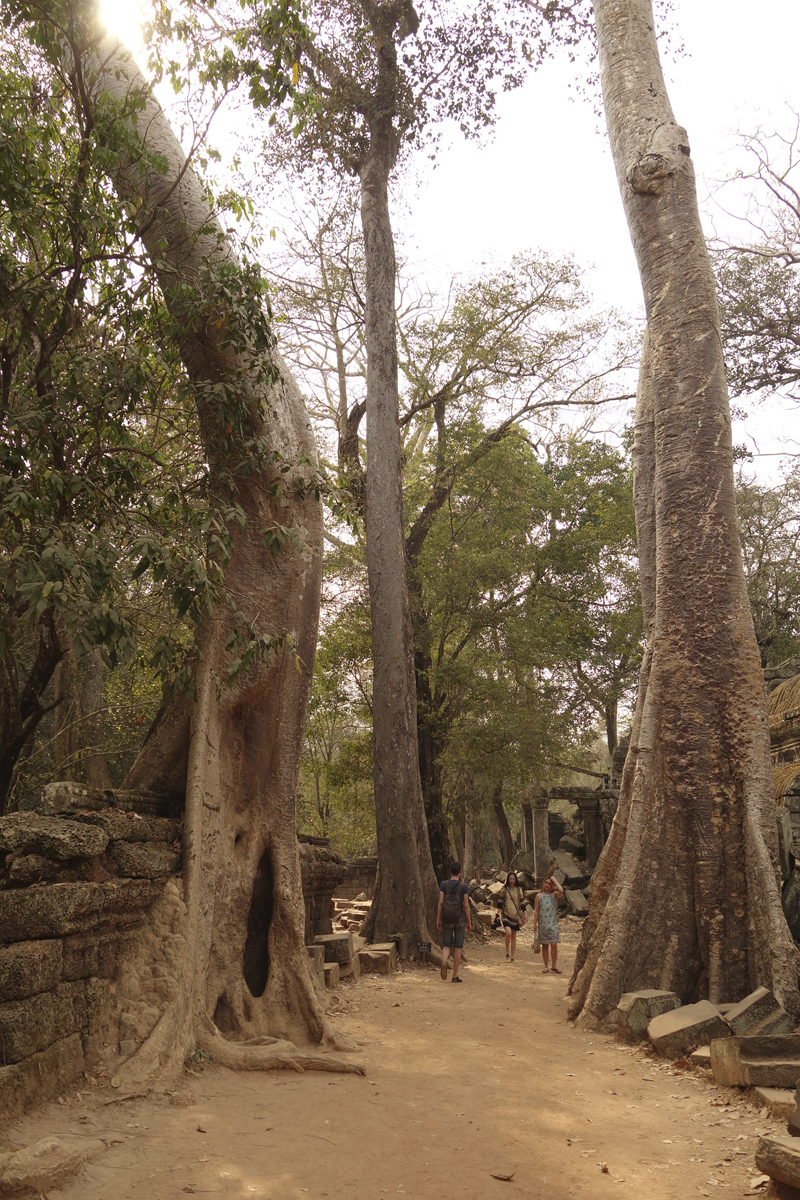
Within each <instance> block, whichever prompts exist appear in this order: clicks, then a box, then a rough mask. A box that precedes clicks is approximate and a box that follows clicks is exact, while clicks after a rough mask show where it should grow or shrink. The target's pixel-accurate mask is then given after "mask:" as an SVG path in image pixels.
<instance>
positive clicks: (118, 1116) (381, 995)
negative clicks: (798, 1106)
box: [9, 938, 782, 1200]
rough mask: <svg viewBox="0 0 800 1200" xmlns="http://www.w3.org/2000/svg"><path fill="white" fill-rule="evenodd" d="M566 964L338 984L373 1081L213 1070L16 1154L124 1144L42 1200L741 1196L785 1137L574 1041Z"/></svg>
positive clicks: (676, 1076)
mask: <svg viewBox="0 0 800 1200" xmlns="http://www.w3.org/2000/svg"><path fill="white" fill-rule="evenodd" d="M525 941H526V943H528V944H529V942H530V938H525ZM573 954H574V947H573V946H569V945H562V963H561V965H563V967H564V971H565V973H564V974H563V975H561V976H554V975H543V974H542V972H541V960H540V959H538V958H537V959H534V956H533V954H532V953H531V951H530V949H529V948H526V949H523V950H521V951H520V953H519V957H518V960H517V962H516V963H513V964H511V963H507V962H506V961H505V958H504V951H503V947H502V943H501V942H500V941H499V940H497V941H493V942H492V943H490V944H488V945H486V946H485V947H483V948H481V949H479V950H477V951H473V952H471V953H470V959H471V962H470V964H469V966H468V967H466V968H464V971H463V974H464V978H465V982H464V984H463V986H461V987H453V986H452V984H449V983H448V984H446V985H445V984H444V983H442V981H441V979H440V977H439V974H438V972H436V971H434V970H432V969H428V970H424V969H421V968H408V969H404V970H402V971H401V972H400V973H399V974H397V975H395V976H392V977H390V978H389V979H386V978H378V977H376V976H367V977H363V978H362V980H361V981H360V983H359V984H356V985H350V986H343V987H342V989H341V990H340V993H339V995H340V997H341V998H342V1001H343V1007H344V1008H345V1009H346V1011H345V1012H343V1014H342V1016H341V1018H340V1023H341V1025H342V1027H343V1028H344V1029H346V1030H347V1031H348V1032H349V1033H350V1034H352V1035H353V1036H354V1037H356V1038H357V1039H359V1040H360V1041H362V1042H363V1043H364V1056H365V1058H366V1065H367V1068H368V1070H367V1077H366V1078H360V1077H356V1076H341V1077H340V1076H330V1075H323V1074H316V1073H307V1074H305V1075H295V1074H289V1073H285V1072H282V1073H273V1074H265V1075H253V1074H247V1075H236V1074H233V1073H232V1072H229V1071H227V1070H224V1069H222V1068H216V1067H213V1066H211V1067H209V1068H207V1069H205V1070H203V1071H202V1072H201V1073H200V1074H198V1075H197V1076H196V1077H192V1076H189V1075H187V1077H186V1082H185V1084H184V1085H181V1087H180V1089H179V1091H178V1092H177V1094H176V1095H175V1096H174V1097H172V1098H170V1097H167V1096H159V1097H152V1098H150V1099H146V1100H129V1101H126V1102H121V1101H120V1100H119V1099H118V1097H117V1096H116V1094H115V1093H114V1092H113V1091H112V1090H111V1088H109V1087H107V1086H106V1085H105V1084H104V1086H103V1087H102V1088H101V1089H95V1090H92V1091H90V1092H87V1091H83V1092H80V1093H77V1094H73V1095H71V1096H68V1097H65V1098H64V1100H63V1103H61V1104H58V1103H54V1104H52V1105H51V1106H49V1107H48V1108H47V1109H46V1110H44V1111H42V1112H40V1113H38V1114H36V1115H34V1116H31V1117H30V1118H28V1119H27V1120H25V1121H24V1122H23V1123H22V1124H21V1125H19V1126H17V1127H16V1128H15V1129H14V1130H13V1131H12V1135H11V1137H10V1138H9V1141H11V1142H13V1143H14V1144H15V1145H24V1144H28V1143H29V1142H31V1141H33V1140H35V1138H37V1137H42V1136H44V1134H46V1133H54V1132H63V1131H67V1130H71V1131H73V1132H82V1133H84V1132H85V1133H89V1134H92V1135H97V1134H98V1133H100V1132H102V1133H104V1134H105V1133H106V1132H109V1131H113V1132H115V1133H116V1135H117V1136H118V1137H119V1138H120V1141H119V1143H118V1144H116V1145H114V1146H113V1147H112V1148H111V1149H110V1150H109V1151H108V1152H107V1153H106V1154H105V1156H103V1157H102V1158H100V1159H98V1160H96V1161H95V1162H94V1163H92V1164H90V1165H89V1166H88V1167H87V1168H85V1170H84V1171H83V1172H82V1174H81V1175H80V1176H79V1177H76V1178H75V1179H74V1180H73V1181H71V1182H70V1183H69V1184H67V1185H66V1186H65V1187H64V1188H63V1189H60V1190H52V1191H50V1192H49V1194H48V1195H49V1200H60V1198H62V1197H63V1198H64V1200H110V1198H111V1197H113V1198H114V1200H177V1198H180V1200H184V1197H185V1196H186V1195H187V1194H189V1195H191V1194H195V1195H203V1196H211V1197H243V1198H244V1197H251V1196H252V1197H265V1198H268V1200H306V1198H307V1197H308V1198H309V1200H312V1198H313V1200H316V1198H317V1197H331V1198H333V1200H345V1198H346V1200H381V1198H382V1197H383V1196H402V1195H405V1196H409V1197H414V1198H415V1200H478V1198H480V1200H486V1198H489V1200H492V1198H494V1197H497V1200H514V1198H515V1197H519V1198H522V1197H524V1198H525V1200H539V1198H540V1197H545V1196H549V1195H553V1194H555V1195H557V1196H558V1197H559V1200H572V1198H576V1200H577V1198H578V1197H580V1200H596V1198H597V1200H599V1198H602V1200H617V1198H620V1200H623V1198H624V1200H632V1198H634V1197H635V1198H637V1200H639V1198H642V1200H644V1198H646V1200H685V1198H686V1197H691V1196H696V1195H719V1196H728V1197H729V1198H731V1200H738V1198H739V1197H741V1196H744V1195H746V1194H747V1193H748V1191H749V1180H750V1178H751V1177H752V1176H753V1175H755V1174H756V1171H755V1168H754V1161H753V1153H754V1148H755V1138H756V1135H757V1134H759V1133H761V1132H765V1131H768V1130H778V1129H781V1130H782V1126H781V1125H780V1123H778V1122H775V1121H773V1120H772V1119H771V1118H769V1117H768V1116H766V1114H764V1113H763V1111H760V1110H756V1109H754V1108H753V1107H751V1105H750V1104H749V1103H748V1102H747V1101H745V1100H744V1099H742V1098H741V1097H739V1096H738V1094H736V1093H732V1092H730V1091H723V1090H721V1089H717V1088H714V1087H712V1086H711V1085H709V1083H708V1082H707V1080H706V1079H705V1078H704V1077H700V1076H698V1075H697V1074H695V1073H693V1072H689V1071H683V1070H673V1069H672V1068H671V1067H669V1066H667V1065H666V1064H662V1063H661V1062H659V1061H658V1060H654V1059H650V1058H648V1057H647V1056H646V1055H644V1054H643V1053H642V1052H641V1051H638V1050H637V1051H633V1050H630V1049H628V1048H625V1047H622V1046H620V1045H618V1044H617V1043H616V1042H615V1041H614V1040H613V1039H611V1038H608V1037H604V1036H597V1035H595V1036H592V1035H584V1034H580V1033H577V1032H576V1031H575V1030H574V1029H573V1028H572V1027H571V1026H569V1025H568V1024H567V1022H566V1021H565V1011H566V1005H565V1001H564V996H565V992H566V980H567V978H568V971H569V968H570V966H571V963H572V958H573ZM101 1082H104V1081H101ZM191 1099H194V1100H195V1101H196V1103H194V1104H188V1105H186V1104H184V1105H181V1104H177V1103H175V1101H178V1100H182V1101H184V1102H185V1101H187V1100H191ZM109 1100H113V1101H114V1102H112V1103H108V1101H109ZM603 1164H605V1165H607V1168H608V1170H607V1173H606V1172H605V1171H604V1170H603ZM493 1174H494V1175H513V1178H512V1179H511V1180H510V1182H504V1181H501V1180H499V1179H496V1178H493V1177H492V1175H493ZM718 1188H722V1189H727V1191H720V1192H718V1191H717V1189H718ZM759 1194H761V1193H759Z"/></svg>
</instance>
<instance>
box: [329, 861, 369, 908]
mask: <svg viewBox="0 0 800 1200" xmlns="http://www.w3.org/2000/svg"><path fill="white" fill-rule="evenodd" d="M377 871H378V859H377V858H376V857H371V858H351V859H350V860H349V862H348V863H347V869H346V871H345V873H344V877H343V879H342V882H341V883H340V884H339V886H338V887H337V889H336V895H337V896H344V897H346V898H347V899H349V900H354V899H355V898H356V896H360V895H361V893H362V892H363V893H364V894H365V895H366V897H367V899H368V900H371V899H372V898H373V895H374V893H375V876H376V874H377Z"/></svg>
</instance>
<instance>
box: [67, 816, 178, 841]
mask: <svg viewBox="0 0 800 1200" xmlns="http://www.w3.org/2000/svg"><path fill="white" fill-rule="evenodd" d="M75 820H76V821H83V822H85V823H86V824H87V825H97V826H98V827H99V828H100V829H102V830H104V832H105V833H107V834H108V837H109V840H110V841H112V842H167V843H172V842H174V841H175V839H176V838H178V837H180V834H181V829H180V825H179V824H178V823H177V822H176V821H169V820H166V819H165V818H160V817H147V816H144V817H143V816H140V815H139V813H135V812H118V811H115V810H112V809H107V810H105V811H104V812H77V813H75Z"/></svg>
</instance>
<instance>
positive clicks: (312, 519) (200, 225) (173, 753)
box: [27, 0, 361, 1078]
mask: <svg viewBox="0 0 800 1200" xmlns="http://www.w3.org/2000/svg"><path fill="white" fill-rule="evenodd" d="M27 15H30V14H27ZM32 15H33V19H34V20H35V21H37V24H36V26H35V30H34V34H35V36H36V37H38V38H39V39H40V41H42V40H46V41H48V42H49V44H50V46H51V48H52V51H53V54H52V58H53V64H54V68H55V69H61V67H60V64H61V63H62V62H63V61H67V62H68V64H69V70H68V76H67V78H66V79H65V85H66V87H67V94H68V96H69V97H70V98H71V101H72V103H73V104H74V105H75V106H76V108H77V109H78V110H79V111H80V112H81V114H82V116H83V117H84V118H85V120H86V121H87V122H88V123H90V128H91V137H90V138H89V152H90V153H91V154H92V155H94V156H96V158H97V160H98V161H99V162H101V163H102V165H103V167H104V169H105V171H106V172H107V174H108V177H109V178H110V180H111V181H112V182H113V184H114V186H115V188H116V190H117V191H118V193H119V195H120V197H121V199H122V200H123V202H124V205H125V206H126V209H127V210H128V211H129V212H130V213H132V220H133V222H134V226H135V230H136V234H137V236H138V238H139V239H140V240H141V245H142V246H143V248H144V254H145V255H146V257H147V260H148V261H149V262H151V263H152V264H153V267H154V270H155V272H156V275H157V279H158V284H159V287H160V290H161V293H162V295H163V298H164V305H165V309H166V313H167V314H168V315H169V329H168V332H169V335H170V336H171V337H174V338H175V341H176V344H177V346H178V347H179V349H180V354H181V359H182V362H183V366H184V369H185V372H186V375H187V377H188V380H189V382H190V385H191V392H190V394H191V395H192V396H193V398H194V401H195V403H196V406H197V418H198V424H199V431H200V438H201V443H202V447H203V454H204V458H205V464H204V465H205V468H206V470H205V478H206V487H207V489H208V495H209V517H208V521H207V524H206V529H205V534H206V546H205V555H204V558H202V559H198V560H197V561H196V563H195V570H196V572H197V573H198V574H199V575H200V576H202V578H203V579H207V580H208V586H207V587H206V588H204V589H201V596H202V601H201V603H200V606H199V612H198V618H199V619H198V622H197V624H198V629H197V635H196V639H195V645H194V649H193V652H192V655H191V658H190V662H189V664H188V669H187V671H186V672H185V680H184V687H183V689H178V690H176V691H175V692H174V694H173V697H172V699H171V700H170V702H169V703H168V704H167V705H166V707H165V708H164V709H163V710H162V712H161V714H160V716H159V718H158V719H157V721H156V723H155V725H154V726H153V728H152V729H151V731H150V734H149V736H148V738H147V739H146V741H145V744H144V747H143V749H142V752H141V754H140V755H139V758H138V759H137V761H136V763H135V764H134V766H133V768H132V770H131V772H130V773H129V776H128V780H127V786H129V787H133V788H142V789H147V790H150V791H154V792H156V793H160V794H169V795H175V796H181V797H183V796H185V818H184V839H185V841H184V863H183V882H184V889H185V899H186V904H187V909H188V916H187V946H186V956H185V962H184V969H183V973H182V977H181V981H180V986H179V992H178V996H177V997H176V999H175V1000H174V1001H173V1002H172V1003H171V1005H170V1007H169V1009H168V1010H167V1012H166V1013H165V1014H164V1016H163V1018H162V1020H161V1021H160V1022H159V1024H158V1025H157V1027H156V1029H155V1030H154V1031H153V1033H152V1034H151V1036H150V1038H149V1039H148V1040H147V1042H146V1043H145V1044H144V1045H143V1046H142V1047H141V1048H140V1050H139V1051H138V1052H137V1054H136V1055H135V1056H134V1058H133V1059H131V1060H130V1062H129V1063H128V1064H126V1068H125V1069H126V1071H127V1072H128V1074H129V1075H130V1076H131V1077H135V1078H142V1077H147V1076H148V1075H150V1074H152V1073H153V1072H157V1071H160V1070H164V1069H166V1068H170V1067H173V1066H177V1065H179V1064H180V1063H182V1062H183V1061H184V1059H185V1057H186V1055H187V1053H188V1052H190V1051H191V1050H192V1049H193V1048H195V1047H198V1046H199V1047H201V1048H203V1049H205V1050H207V1051H209V1052H211V1053H212V1054H213V1056H214V1058H215V1060H217V1061H219V1062H222V1063H225V1064H228V1065H231V1066H241V1067H245V1068H250V1069H269V1068H271V1067H276V1066H278V1067H280V1066H289V1067H295V1068H298V1069H301V1070H302V1069H303V1068H304V1067H311V1068H317V1069H333V1070H351V1071H360V1070H361V1068H360V1067H359V1066H357V1065H355V1064H353V1063H351V1062H350V1061H349V1060H346V1059H340V1058H337V1057H336V1056H333V1055H330V1054H326V1053H324V1052H322V1051H325V1050H333V1049H342V1048H351V1047H350V1043H349V1042H347V1041H346V1039H343V1038H342V1037H341V1036H340V1035H339V1034H338V1033H337V1031H336V1030H335V1028H334V1027H333V1026H332V1024H331V1022H330V1020H329V1018H328V1017H327V1015H326V1012H325V1007H324V1004H323V1002H322V999H321V997H320V995H319V994H318V992H317V990H316V987H315V983H314V980H313V978H312V974H311V969H310V966H309V959H308V955H307V953H306V950H305V946H304V936H303V935H304V920H303V901H302V891H301V883H300V864H299V855H298V849H297V841H296V836H295V796H296V788H297V773H298V765H299V758H300V751H301V743H302V733H303V725H304V720H305V712H306V704H307V698H308V691H309V682H310V667H311V665H312V663H313V657H314V650H315V642H316V633H317V619H318V610H319V580H320V564H321V500H320V496H319V491H318V487H317V481H316V476H315V447H314V440H313V436H312V433H311V429H310V424H309V421H308V417H307V414H306V411H305V407H304V405H303V402H302V398H301V396H300V394H299V391H298V389H297V387H296V385H295V383H294V381H293V379H292V378H291V376H290V374H289V373H288V371H287V370H286V369H285V367H284V366H283V364H282V363H281V361H280V359H279V358H278V357H277V356H276V355H275V352H274V345H273V339H272V337H271V333H270V329H269V324H268V320H267V314H266V312H265V309H264V306H263V302H262V296H261V290H260V287H259V283H258V278H257V276H255V275H254V274H253V273H252V272H251V271H250V270H249V269H248V268H247V267H246V265H242V264H241V263H240V262H238V261H237V259H236V257H235V254H234V252H233V248H232V246H231V244H230V242H229V241H228V239H227V238H226V236H225V235H224V233H223V231H222V229H221V227H220V224H219V222H218V221H217V219H216V217H215V214H214V212H213V210H212V208H211V206H210V203H209V199H208V195H207V192H206V190H205V189H204V187H203V185H202V183H201V181H200V179H199V177H198V175H197V174H196V172H195V170H194V168H193V166H192V164H191V163H189V162H187V160H186V158H185V156H184V154H183V152H182V150H181V148H180V145H179V143H178V141H177V139H176V138H175V136H174V134H173V133H172V130H171V129H170V127H169V125H168V123H167V121H166V118H165V116H164V113H163V112H162V110H161V108H160V106H159V105H158V103H157V102H156V100H155V99H154V97H153V95H152V94H151V92H150V91H149V89H148V87H147V85H146V83H145V81H144V79H143V77H142V76H141V74H140V73H139V71H138V69H137V68H136V66H135V64H134V63H133V61H132V59H131V57H130V55H129V54H128V53H127V52H126V51H125V49H124V48H123V47H122V46H120V45H119V44H118V43H116V42H113V41H108V40H103V39H102V37H101V36H100V33H99V31H98V29H97V26H96V23H95V21H94V19H93V13H92V12H91V10H88V11H87V8H85V7H83V6H82V5H81V4H80V3H75V4H73V3H72V2H71V0H66V2H65V3H64V4H63V5H58V6H53V5H48V6H47V8H46V10H44V11H41V10H37V9H35V8H34V10H33V14H32ZM160 553H161V551H160V548H159V545H158V544H157V539H155V538H151V539H150V541H147V540H146V539H143V540H142V541H141V544H140V556H141V557H140V562H139V564H138V568H137V569H138V570H139V571H140V572H142V573H144V572H145V571H146V570H148V569H150V567H151V565H152V560H155V561H156V562H158V561H159V556H160ZM226 1035H227V1036H226ZM309 1041H310V1042H312V1043H315V1045H314V1046H313V1047H312V1048H311V1049H308V1048H307V1043H308V1042H309ZM295 1042H299V1043H301V1044H302V1045H301V1047H300V1048H298V1046H297V1045H296V1044H295ZM320 1047H321V1049H320Z"/></svg>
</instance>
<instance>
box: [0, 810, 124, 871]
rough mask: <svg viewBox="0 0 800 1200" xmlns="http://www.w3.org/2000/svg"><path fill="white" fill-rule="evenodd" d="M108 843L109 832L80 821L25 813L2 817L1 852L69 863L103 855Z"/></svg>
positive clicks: (0, 830) (0, 832)
mask: <svg viewBox="0 0 800 1200" xmlns="http://www.w3.org/2000/svg"><path fill="white" fill-rule="evenodd" d="M107 845H108V834H107V833H104V832H103V830H102V829H98V828H96V827H95V826H92V825H84V824H83V823H82V822H80V821H64V820H62V819H61V818H60V817H43V816H41V815H40V814H39V813H21V812H16V813H11V814H10V815H9V816H7V817H0V854H11V853H13V854H20V855H28V854H36V855H41V856H42V857H43V858H46V859H55V860H56V861H57V862H65V861H66V860H67V859H69V858H91V857H92V856H93V855H96V854H102V853H103V851H104V850H105V848H106V846H107Z"/></svg>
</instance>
